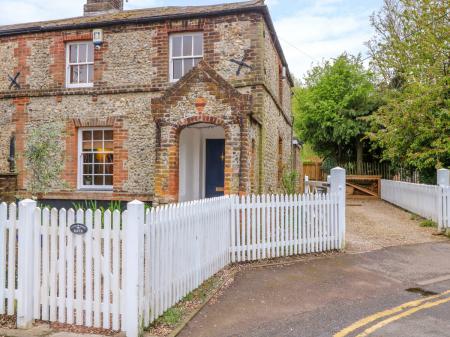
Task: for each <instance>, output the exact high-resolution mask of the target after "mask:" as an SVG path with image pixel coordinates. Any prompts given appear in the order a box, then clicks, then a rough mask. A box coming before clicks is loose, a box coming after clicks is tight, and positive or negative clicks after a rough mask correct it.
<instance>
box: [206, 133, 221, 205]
mask: <svg viewBox="0 0 450 337" xmlns="http://www.w3.org/2000/svg"><path fill="white" fill-rule="evenodd" d="M205 166H206V175H205V197H206V198H213V197H220V196H223V195H224V182H225V139H207V140H206V165H205Z"/></svg>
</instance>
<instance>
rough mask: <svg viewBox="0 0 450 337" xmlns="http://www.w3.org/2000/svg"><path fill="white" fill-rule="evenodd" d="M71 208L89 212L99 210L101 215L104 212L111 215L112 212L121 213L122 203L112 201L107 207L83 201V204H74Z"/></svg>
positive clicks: (93, 201)
mask: <svg viewBox="0 0 450 337" xmlns="http://www.w3.org/2000/svg"><path fill="white" fill-rule="evenodd" d="M72 206H73V208H74V209H75V210H76V211H78V210H80V209H81V210H88V209H89V210H91V211H92V212H95V211H96V210H100V211H101V212H102V214H104V213H105V212H106V211H110V212H111V213H113V212H114V211H122V202H121V201H120V200H112V201H110V202H109V205H108V207H103V206H98V204H97V200H84V201H83V202H74V203H72Z"/></svg>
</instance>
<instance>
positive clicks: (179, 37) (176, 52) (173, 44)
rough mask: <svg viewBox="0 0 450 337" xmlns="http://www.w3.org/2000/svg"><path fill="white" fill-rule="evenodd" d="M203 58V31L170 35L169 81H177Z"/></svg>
mask: <svg viewBox="0 0 450 337" xmlns="http://www.w3.org/2000/svg"><path fill="white" fill-rule="evenodd" d="M202 58H203V33H188V34H174V35H171V36H170V81H171V82H174V81H178V80H179V79H180V78H182V77H183V76H184V75H186V74H187V73H188V72H189V71H190V70H191V69H192V68H193V67H195V66H196V65H197V64H198V63H199V62H200V60H201V59H202Z"/></svg>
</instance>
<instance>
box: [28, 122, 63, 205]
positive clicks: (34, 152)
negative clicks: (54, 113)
mask: <svg viewBox="0 0 450 337" xmlns="http://www.w3.org/2000/svg"><path fill="white" fill-rule="evenodd" d="M61 136H62V135H61V131H60V129H59V128H57V127H56V126H54V125H53V124H44V125H42V126H38V127H34V128H33V129H31V131H30V133H29V135H28V138H27V143H26V148H25V152H24V156H25V161H26V167H27V169H28V189H29V191H30V192H31V194H32V195H33V197H37V196H38V195H40V194H45V193H47V192H48V191H49V190H50V189H51V188H52V187H53V186H56V185H57V184H59V183H60V180H61V173H62V171H63V168H64V157H63V155H62V151H61V150H62V149H61V146H62V145H61V144H63V143H62V142H61Z"/></svg>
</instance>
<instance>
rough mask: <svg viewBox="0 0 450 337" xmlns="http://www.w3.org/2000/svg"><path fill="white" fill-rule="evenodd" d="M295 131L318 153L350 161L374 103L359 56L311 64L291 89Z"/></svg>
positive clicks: (370, 83) (370, 82)
mask: <svg viewBox="0 0 450 337" xmlns="http://www.w3.org/2000/svg"><path fill="white" fill-rule="evenodd" d="M293 104H294V105H293V108H294V114H295V131H296V133H297V136H298V137H300V139H303V140H305V141H307V142H308V143H310V144H311V145H312V147H313V150H314V151H315V152H317V154H318V155H320V156H322V157H324V158H326V157H332V158H334V159H335V160H337V161H339V162H341V161H345V160H354V159H355V157H356V144H357V142H358V141H361V139H362V138H363V136H364V134H365V132H366V131H368V130H369V123H368V121H367V120H366V117H367V116H369V115H370V114H371V113H372V112H373V111H374V109H376V107H377V105H378V99H377V95H376V94H375V88H374V84H373V75H372V73H371V72H369V71H367V70H365V69H364V67H363V64H362V61H361V58H360V56H358V57H354V56H351V55H347V54H343V55H341V56H339V57H338V58H336V59H335V60H333V61H326V62H324V63H323V64H322V65H318V66H315V67H314V68H313V69H312V70H311V71H310V72H309V73H308V76H307V77H306V79H305V86H304V87H300V88H297V89H296V90H295V98H294V103H293Z"/></svg>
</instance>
